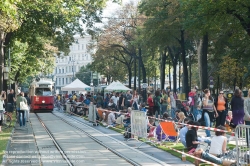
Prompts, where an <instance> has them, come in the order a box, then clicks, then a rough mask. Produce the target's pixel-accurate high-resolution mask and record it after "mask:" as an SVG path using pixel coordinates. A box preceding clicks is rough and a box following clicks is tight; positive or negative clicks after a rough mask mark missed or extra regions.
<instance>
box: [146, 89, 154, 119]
mask: <svg viewBox="0 0 250 166" xmlns="http://www.w3.org/2000/svg"><path fill="white" fill-rule="evenodd" d="M147 102H148V107H149V108H148V116H154V114H155V113H154V100H153V97H152V94H151V93H149V94H148V99H147Z"/></svg>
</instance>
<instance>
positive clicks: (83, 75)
mask: <svg viewBox="0 0 250 166" xmlns="http://www.w3.org/2000/svg"><path fill="white" fill-rule="evenodd" d="M76 78H78V79H79V80H81V81H82V82H83V83H85V84H87V85H90V83H91V82H92V81H93V80H92V71H91V70H90V64H87V65H86V66H82V67H81V69H80V70H79V71H78V72H77V73H76Z"/></svg>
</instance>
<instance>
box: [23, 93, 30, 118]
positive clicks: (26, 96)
mask: <svg viewBox="0 0 250 166" xmlns="http://www.w3.org/2000/svg"><path fill="white" fill-rule="evenodd" d="M24 97H25V99H26V100H27V104H28V107H29V110H27V111H26V121H27V122H28V121H29V119H30V105H31V100H30V97H29V95H28V93H24Z"/></svg>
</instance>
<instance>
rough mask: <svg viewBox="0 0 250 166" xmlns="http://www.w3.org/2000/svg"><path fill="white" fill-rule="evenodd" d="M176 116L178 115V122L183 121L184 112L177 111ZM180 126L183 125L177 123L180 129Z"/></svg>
mask: <svg viewBox="0 0 250 166" xmlns="http://www.w3.org/2000/svg"><path fill="white" fill-rule="evenodd" d="M178 117H179V121H178V122H179V123H184V119H185V118H186V117H185V114H184V112H179V113H178ZM182 127H184V125H183V124H179V125H178V128H180V129H181V128H182Z"/></svg>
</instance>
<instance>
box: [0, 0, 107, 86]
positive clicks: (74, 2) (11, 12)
mask: <svg viewBox="0 0 250 166" xmlns="http://www.w3.org/2000/svg"><path fill="white" fill-rule="evenodd" d="M106 1H107V0H98V1H93V0H89V1H85V0H53V1H50V0H42V1H39V0H36V1H26V0H1V3H0V88H1V89H3V67H4V66H7V61H8V56H6V55H7V54H8V53H9V52H8V50H10V56H11V58H10V59H11V73H10V79H9V80H11V81H12V82H15V83H22V82H25V81H26V80H27V77H29V76H36V75H37V74H38V73H43V74H45V75H46V74H47V73H51V72H52V70H53V67H54V56H55V53H56V54H58V55H60V53H61V52H64V53H65V55H68V53H69V46H70V45H71V43H72V42H74V35H75V34H76V33H77V34H81V35H84V33H86V32H87V33H89V34H91V33H92V32H93V25H94V23H95V22H100V18H99V16H100V15H101V14H102V10H103V7H104V6H105V4H106ZM83 25H84V26H85V27H86V28H88V29H87V30H86V29H84V28H83V27H84V26H83Z"/></svg>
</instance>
